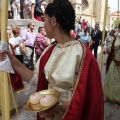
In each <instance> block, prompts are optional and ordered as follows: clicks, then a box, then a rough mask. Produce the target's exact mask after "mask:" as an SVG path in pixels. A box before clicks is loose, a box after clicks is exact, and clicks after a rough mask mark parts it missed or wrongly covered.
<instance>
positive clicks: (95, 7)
mask: <svg viewBox="0 0 120 120" xmlns="http://www.w3.org/2000/svg"><path fill="white" fill-rule="evenodd" d="M48 1H49V2H52V1H53V0H48ZM69 1H70V2H71V3H72V5H73V7H74V9H75V12H76V20H78V19H80V17H81V20H82V19H85V20H87V21H89V23H90V24H92V27H94V24H95V23H98V24H99V25H100V29H101V30H102V29H103V22H104V10H105V0H69ZM106 29H107V30H109V29H110V7H109V6H108V8H107V17H106Z"/></svg>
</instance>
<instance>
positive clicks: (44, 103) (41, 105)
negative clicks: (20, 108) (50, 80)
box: [24, 89, 60, 112]
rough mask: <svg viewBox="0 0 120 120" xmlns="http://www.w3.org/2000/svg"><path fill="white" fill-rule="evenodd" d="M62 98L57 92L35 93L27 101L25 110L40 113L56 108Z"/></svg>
mask: <svg viewBox="0 0 120 120" xmlns="http://www.w3.org/2000/svg"><path fill="white" fill-rule="evenodd" d="M59 98H60V94H59V93H58V92H57V91H55V90H50V89H48V90H43V91H40V92H37V93H33V94H32V95H31V96H30V98H29V99H27V100H26V102H25V104H24V108H25V109H26V110H27V111H29V112H40V111H44V110H47V109H49V108H50V107H52V106H54V105H55V104H56V103H57V102H58V100H59Z"/></svg>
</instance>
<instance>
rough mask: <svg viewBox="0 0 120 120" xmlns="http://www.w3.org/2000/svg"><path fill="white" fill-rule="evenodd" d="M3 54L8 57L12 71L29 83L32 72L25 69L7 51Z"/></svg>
mask: <svg viewBox="0 0 120 120" xmlns="http://www.w3.org/2000/svg"><path fill="white" fill-rule="evenodd" d="M4 53H5V54H7V55H8V57H9V59H10V61H11V65H12V67H13V69H14V70H15V71H16V72H17V73H18V74H19V75H20V76H21V77H22V78H23V79H24V80H26V81H27V82H30V80H31V79H32V77H33V75H34V72H32V71H31V70H29V69H28V68H26V67H25V66H24V65H23V64H22V63H21V62H20V61H19V60H17V59H16V58H15V57H14V56H13V55H12V54H11V53H10V52H9V51H5V52H4Z"/></svg>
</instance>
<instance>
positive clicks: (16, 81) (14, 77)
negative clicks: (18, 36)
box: [8, 43, 24, 91]
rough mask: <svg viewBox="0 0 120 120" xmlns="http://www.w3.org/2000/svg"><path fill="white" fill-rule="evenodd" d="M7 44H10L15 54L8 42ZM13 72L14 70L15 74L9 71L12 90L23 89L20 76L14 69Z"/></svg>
mask: <svg viewBox="0 0 120 120" xmlns="http://www.w3.org/2000/svg"><path fill="white" fill-rule="evenodd" d="M8 44H9V45H10V47H11V49H12V52H13V56H15V52H14V49H13V47H12V45H11V44H10V43H8ZM14 72H15V74H12V73H9V75H10V79H11V84H12V88H13V90H14V91H19V90H22V89H24V84H23V80H22V78H21V77H20V75H19V74H18V73H17V72H16V71H15V70H14Z"/></svg>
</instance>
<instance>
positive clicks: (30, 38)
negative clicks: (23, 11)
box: [22, 22, 36, 70]
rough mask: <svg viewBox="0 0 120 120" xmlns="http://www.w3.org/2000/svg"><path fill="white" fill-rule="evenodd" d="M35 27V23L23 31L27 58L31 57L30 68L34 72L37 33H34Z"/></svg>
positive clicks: (31, 23)
mask: <svg viewBox="0 0 120 120" xmlns="http://www.w3.org/2000/svg"><path fill="white" fill-rule="evenodd" d="M34 26H35V24H34V23H33V22H30V23H28V28H27V29H25V30H23V31H22V39H23V41H24V44H25V49H26V56H27V57H29V68H30V69H31V70H34V62H33V56H34V41H35V37H36V35H35V33H34Z"/></svg>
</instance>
